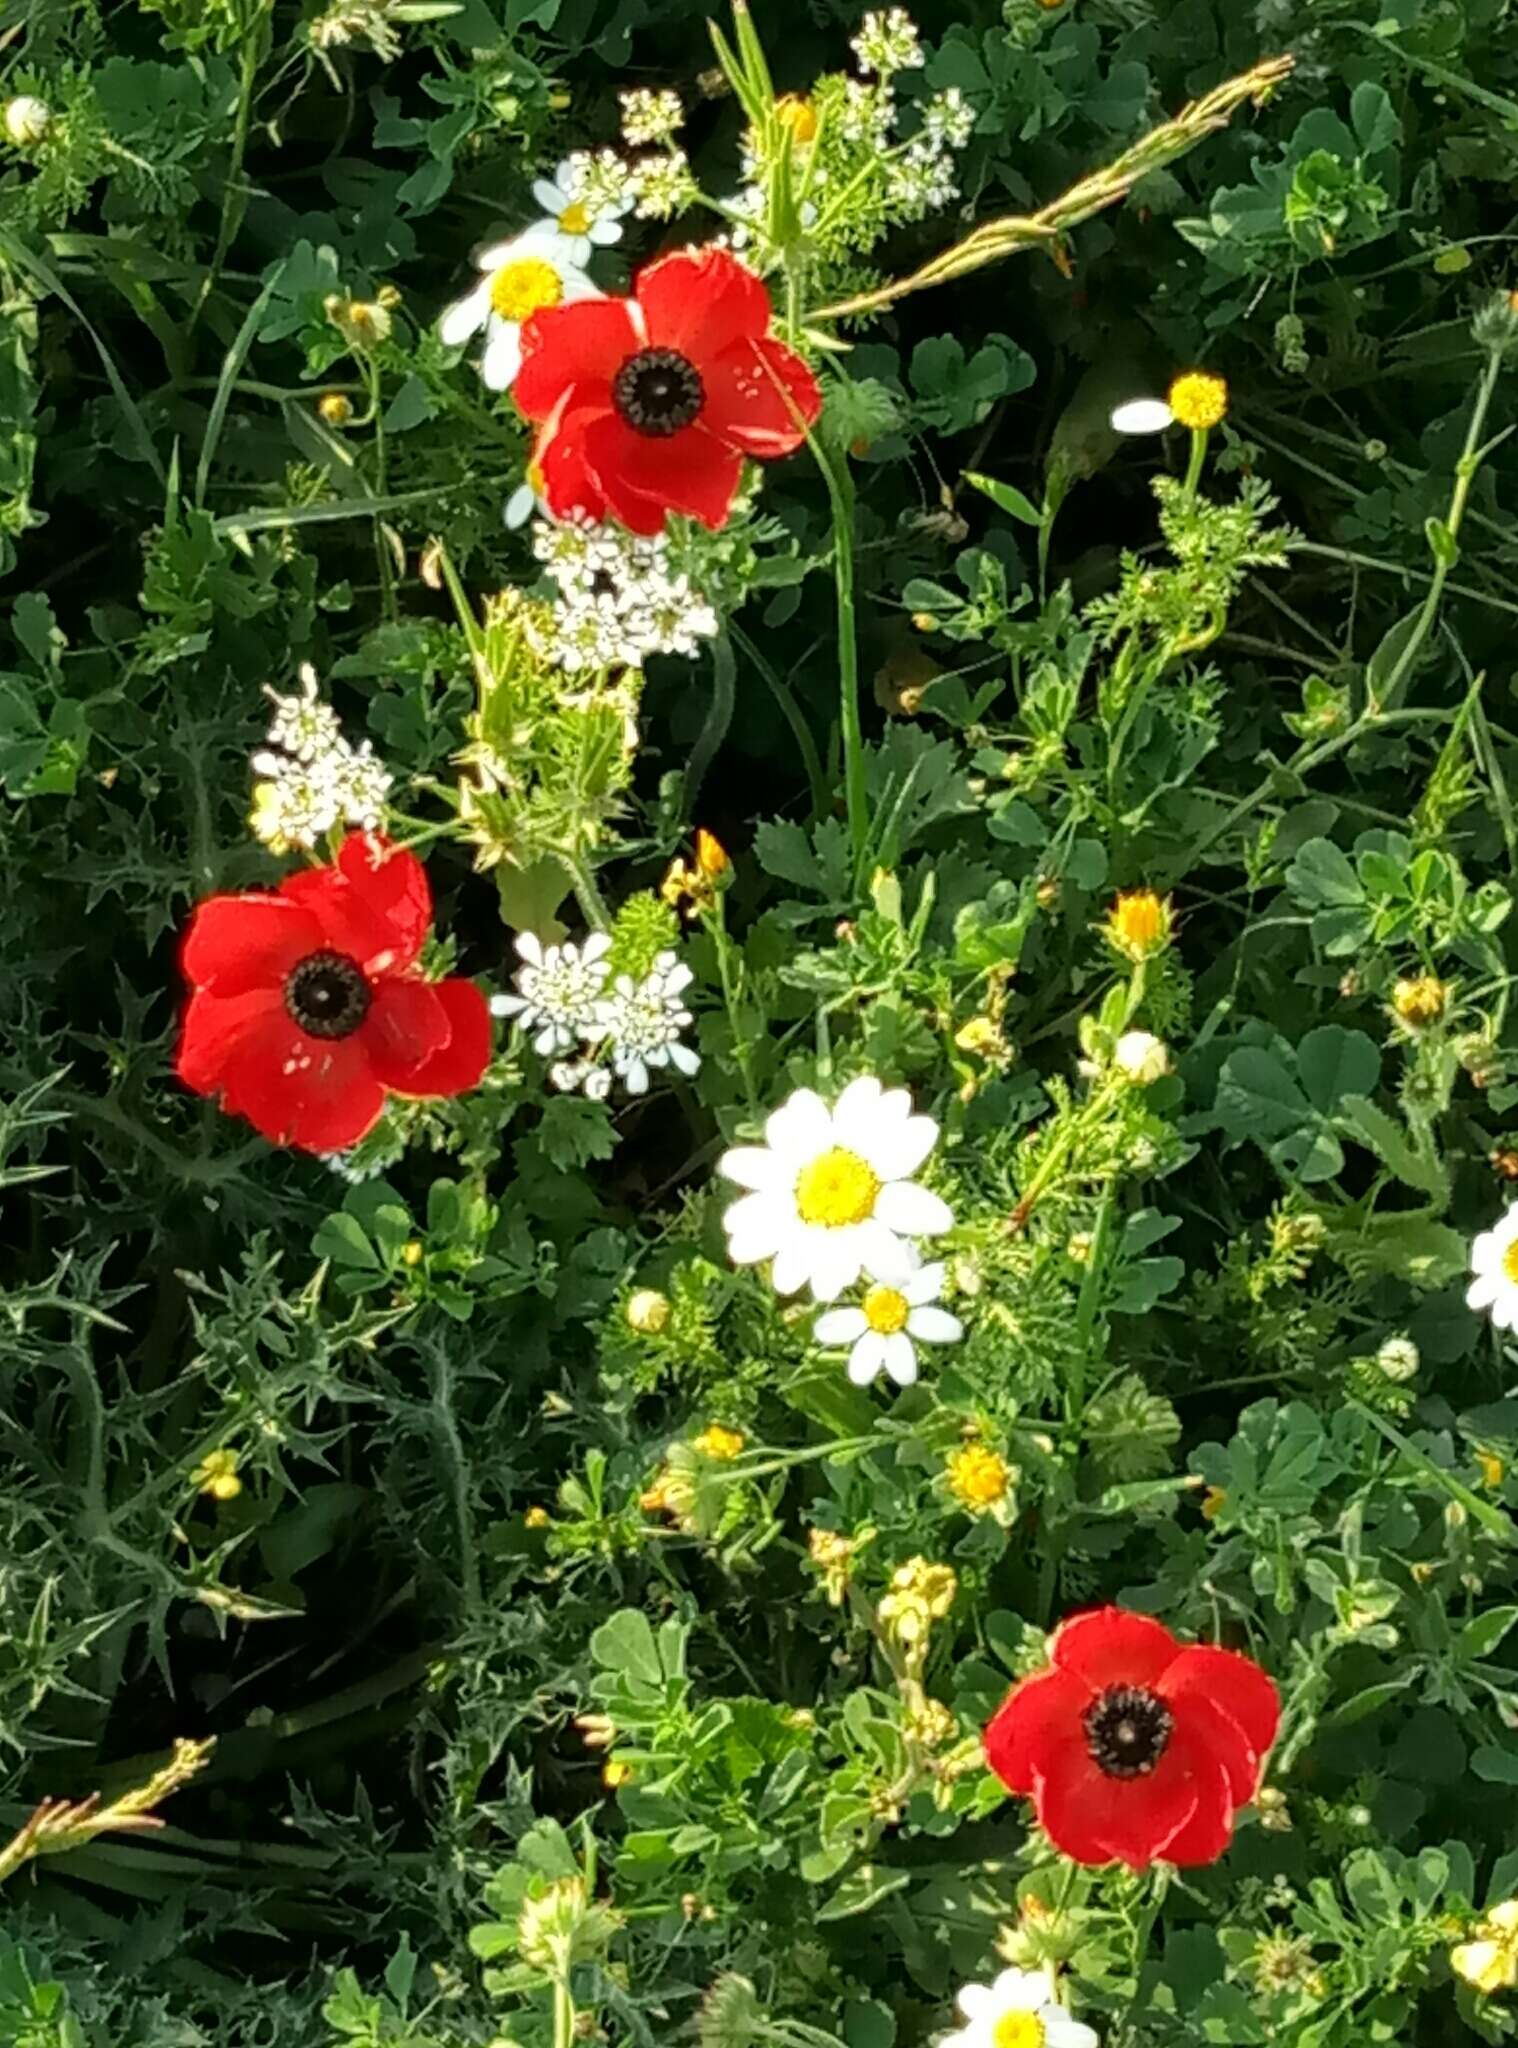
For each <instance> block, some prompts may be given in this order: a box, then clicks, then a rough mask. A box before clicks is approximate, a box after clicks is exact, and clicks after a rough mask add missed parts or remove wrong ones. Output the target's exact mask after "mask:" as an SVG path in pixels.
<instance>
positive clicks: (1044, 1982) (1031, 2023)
mask: <svg viewBox="0 0 1518 2048" xmlns="http://www.w3.org/2000/svg"><path fill="white" fill-rule="evenodd" d="M959 2009H960V2011H961V2012H962V2013H963V2014H964V2017H965V2025H964V2026H962V2027H960V2028H959V2029H958V2031H957V2032H955V2033H952V2034H946V2035H945V2036H944V2038H943V2040H942V2041H941V2042H940V2043H939V2048H1098V2041H1097V2034H1096V2030H1095V2028H1094V2027H1088V2026H1087V2025H1086V2023H1085V2021H1084V2020H1074V2019H1071V2017H1070V2015H1069V2013H1068V2012H1066V2010H1065V2008H1064V2007H1063V2006H1062V2005H1061V2004H1060V2003H1059V2000H1058V1999H1057V1998H1056V1997H1055V1995H1054V1985H1053V1982H1052V1980H1051V1979H1050V1977H1049V1976H1048V1975H1047V1974H1046V1973H1045V1972H1044V1971H1043V1970H1003V1971H1002V1973H1001V1975H1000V1976H999V1977H998V1978H997V1979H996V1980H995V1981H994V1983H991V1984H967V1985H966V1986H965V1987H964V1989H963V1990H962V1991H961V1992H960V1994H959Z"/></svg>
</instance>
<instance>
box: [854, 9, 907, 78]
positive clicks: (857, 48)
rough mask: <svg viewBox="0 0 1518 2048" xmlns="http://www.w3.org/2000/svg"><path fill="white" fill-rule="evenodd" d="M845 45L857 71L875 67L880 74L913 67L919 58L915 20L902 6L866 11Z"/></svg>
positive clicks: (884, 74)
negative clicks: (848, 42) (852, 57)
mask: <svg viewBox="0 0 1518 2048" xmlns="http://www.w3.org/2000/svg"><path fill="white" fill-rule="evenodd" d="M849 47H850V48H851V49H852V50H853V52H854V55H855V56H856V57H857V58H858V59H859V68H860V70H861V71H877V72H879V74H880V75H881V77H882V78H886V77H889V75H890V74H891V72H893V71H915V70H916V69H917V67H918V66H919V65H920V64H921V63H922V61H923V57H922V43H921V41H920V40H919V38H918V34H917V24H916V23H915V22H914V21H913V19H912V17H911V15H910V14H908V13H907V11H906V9H905V8H904V7H891V8H880V9H877V10H875V11H873V12H871V13H869V14H867V15H866V16H865V18H864V20H863V21H862V22H861V23H860V25H859V33H858V35H857V36H855V37H854V39H853V41H852V43H851V44H850V45H849Z"/></svg>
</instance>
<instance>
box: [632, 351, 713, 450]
mask: <svg viewBox="0 0 1518 2048" xmlns="http://www.w3.org/2000/svg"><path fill="white" fill-rule="evenodd" d="M611 396H612V403H613V404H614V405H615V406H616V408H617V411H618V412H619V413H620V414H621V415H622V417H623V419H625V420H626V422H627V424H628V425H629V426H630V427H631V428H633V429H634V431H635V432H637V433H639V434H649V435H652V436H653V438H654V439H656V440H664V439H666V438H667V437H668V436H669V435H670V434H677V433H678V432H679V431H680V429H681V428H682V427H688V426H689V425H690V423H691V421H692V420H693V419H695V418H696V416H697V414H698V413H699V412H700V410H701V408H702V406H703V405H704V404H705V402H706V387H705V386H704V385H703V384H702V382H701V372H700V371H699V370H698V369H697V368H696V366H695V364H694V363H693V362H691V361H690V360H689V358H688V357H686V356H682V355H681V354H680V353H679V351H678V350H676V349H672V348H645V349H642V350H640V351H639V353H638V354H637V355H635V356H629V357H628V358H627V361H626V362H625V363H624V364H623V365H622V367H621V369H620V370H618V372H617V374H616V378H615V379H614V381H613V383H612V387H611Z"/></svg>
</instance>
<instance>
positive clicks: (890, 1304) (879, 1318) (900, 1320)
mask: <svg viewBox="0 0 1518 2048" xmlns="http://www.w3.org/2000/svg"><path fill="white" fill-rule="evenodd" d="M860 1307H861V1308H862V1309H863V1310H864V1319H865V1321H866V1322H867V1323H868V1324H869V1326H870V1328H871V1329H872V1330H873V1331H874V1332H875V1334H876V1336H877V1337H894V1336H895V1335H896V1332H897V1331H898V1330H904V1329H905V1328H906V1326H907V1317H908V1316H909V1315H910V1314H911V1312H912V1305H911V1303H910V1302H909V1301H908V1300H907V1298H906V1296H905V1295H904V1294H898V1293H897V1291H896V1289H895V1288H894V1287H872V1288H871V1289H870V1291H869V1293H868V1294H867V1295H866V1296H865V1298H864V1300H863V1301H862V1302H861V1303H860Z"/></svg>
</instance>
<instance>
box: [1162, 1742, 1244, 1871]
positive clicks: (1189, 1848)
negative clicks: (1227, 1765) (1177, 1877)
mask: <svg viewBox="0 0 1518 2048" xmlns="http://www.w3.org/2000/svg"><path fill="white" fill-rule="evenodd" d="M1191 1776H1192V1783H1193V1785H1194V1786H1195V1788H1196V1795H1197V1799H1196V1810H1195V1812H1194V1813H1193V1814H1192V1816H1191V1818H1190V1820H1189V1821H1187V1823H1186V1825H1185V1826H1184V1827H1183V1828H1181V1829H1180V1830H1179V1832H1178V1833H1176V1834H1173V1835H1172V1836H1171V1837H1170V1840H1169V1841H1168V1842H1167V1843H1166V1844H1165V1850H1164V1856H1165V1861H1166V1862H1167V1863H1177V1864H1181V1865H1183V1866H1189V1865H1194V1864H1198V1863H1216V1862H1217V1860H1218V1858H1219V1857H1220V1856H1221V1855H1222V1853H1223V1851H1224V1850H1225V1849H1226V1848H1227V1847H1228V1844H1229V1843H1230V1842H1231V1841H1232V1840H1233V1801H1232V1800H1231V1799H1230V1798H1229V1796H1228V1779H1227V1777H1226V1776H1225V1775H1224V1773H1223V1771H1222V1770H1221V1769H1220V1767H1219V1766H1218V1765H1217V1764H1215V1763H1212V1762H1211V1761H1210V1760H1208V1759H1206V1758H1200V1757H1199V1758H1198V1759H1197V1760H1196V1762H1195V1764H1194V1765H1193V1768H1192V1773H1191Z"/></svg>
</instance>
